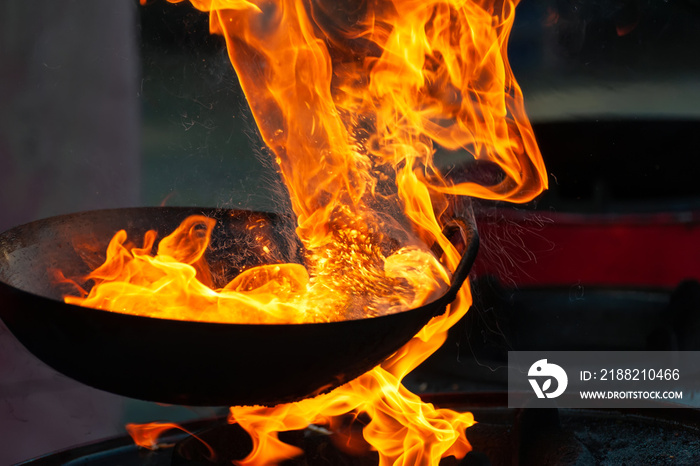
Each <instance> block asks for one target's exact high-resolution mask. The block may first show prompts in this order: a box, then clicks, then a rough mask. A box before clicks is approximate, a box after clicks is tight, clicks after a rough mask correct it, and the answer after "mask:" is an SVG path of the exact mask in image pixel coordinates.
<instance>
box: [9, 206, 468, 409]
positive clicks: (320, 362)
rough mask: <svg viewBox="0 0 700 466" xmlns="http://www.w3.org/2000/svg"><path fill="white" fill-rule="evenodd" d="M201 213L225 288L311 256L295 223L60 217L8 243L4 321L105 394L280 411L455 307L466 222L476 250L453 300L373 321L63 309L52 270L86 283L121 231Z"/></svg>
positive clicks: (364, 366) (182, 211)
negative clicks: (276, 320)
mask: <svg viewBox="0 0 700 466" xmlns="http://www.w3.org/2000/svg"><path fill="white" fill-rule="evenodd" d="M193 214H203V215H206V216H209V217H213V218H215V219H216V220H217V226H216V228H215V230H214V232H213V235H212V244H211V247H210V250H209V251H208V252H207V259H208V262H209V264H210V266H211V267H212V269H213V270H214V272H215V275H218V276H219V277H220V280H228V279H230V277H232V276H234V275H235V274H237V273H238V271H239V270H240V269H241V268H243V267H251V266H255V265H259V264H262V263H263V261H266V262H268V263H269V262H281V261H285V262H287V261H292V262H299V261H300V260H301V253H302V250H301V246H300V245H299V244H298V243H295V242H294V241H291V240H289V239H288V238H289V235H284V234H281V233H280V232H281V231H283V230H285V229H289V228H293V224H292V222H291V220H290V219H288V218H285V217H281V216H278V215H275V214H269V213H258V212H250V211H233V210H216V209H201V208H182V207H156V208H133V209H114V210H100V211H90V212H83V213H76V214H70V215H63V216H58V217H52V218H49V219H45V220H39V221H36V222H33V223H29V224H26V225H22V226H19V227H16V228H13V229H11V230H8V231H7V232H5V233H3V234H2V235H0V317H1V318H2V320H3V321H4V323H5V324H6V325H7V327H8V328H9V329H10V330H11V331H12V333H13V334H14V335H15V336H16V337H17V339H18V340H19V341H20V342H21V343H22V344H23V345H24V346H25V347H26V348H27V349H28V350H29V351H31V352H32V353H33V354H34V355H35V356H37V357H38V358H39V359H41V360H42V361H44V362H45V363H46V364H48V365H49V366H51V367H53V368H54V369H56V370H58V371H59V372H61V373H63V374H65V375H67V376H69V377H71V378H73V379H75V380H78V381H80V382H82V383H85V384H87V385H90V386H92V387H95V388H98V389H101V390H105V391H108V392H112V393H116V394H119V395H124V396H128V397H132V398H138V399H143V400H149V401H157V402H162V403H170V404H181V405H198V406H222V405H254V404H260V405H275V404H278V403H282V402H290V401H296V400H300V399H303V398H306V397H309V396H313V395H315V394H318V393H323V392H327V391H330V390H331V389H332V388H335V387H337V386H339V385H341V384H343V383H345V382H348V381H350V380H352V379H354V378H355V377H357V376H359V375H361V374H362V373H364V372H366V371H368V370H369V369H371V368H372V367H374V366H376V365H377V364H379V363H381V362H382V361H383V360H384V359H386V358H387V357H388V356H390V355H391V354H393V353H394V352H395V351H396V350H398V349H399V348H400V347H401V346H402V345H404V344H405V343H406V342H407V341H409V340H410V339H411V338H412V337H413V335H415V334H416V333H417V332H418V331H419V330H420V329H421V328H422V327H423V326H424V325H425V324H426V323H427V322H428V321H429V320H430V319H431V318H432V317H434V316H436V315H439V314H441V313H442V312H444V310H445V308H446V306H447V305H448V304H449V303H450V302H451V301H453V300H454V299H455V296H456V294H457V291H458V290H459V288H460V287H461V285H462V284H463V282H464V280H465V279H466V277H467V275H468V274H469V269H470V268H471V265H472V263H473V260H474V258H475V256H476V251H477V249H478V236H477V233H476V228H475V226H474V223H473V221H472V220H471V219H468V220H469V221H467V222H465V223H466V224H467V228H468V229H469V231H468V232H467V235H468V238H469V241H468V248H467V250H466V252H465V253H464V256H463V258H462V260H461V263H460V265H459V267H458V269H457V270H456V272H455V273H454V276H453V282H452V284H451V286H450V288H449V289H448V291H447V292H446V293H445V294H444V295H443V296H441V297H440V298H439V299H437V300H435V301H433V302H431V303H429V304H426V305H424V306H421V307H418V308H415V309H411V310H408V311H405V312H401V313H398V314H393V315H387V316H382V317H375V318H370V319H361V320H351V321H343V322H332V323H314V324H293V325H252V324H221V323H204V322H190V321H176V320H166V319H156V318H150V317H140V316H134V315H127V314H119V313H114V312H107V311H101V310H95V309H89V308H83V307H80V306H74V305H69V304H66V303H64V302H63V301H62V299H61V296H62V292H61V289H60V287H59V286H58V285H56V284H55V283H54V282H55V280H54V279H53V275H52V272H51V271H52V270H61V271H63V272H64V273H65V275H66V276H69V277H70V276H80V275H84V274H86V273H87V272H88V271H89V269H90V268H91V266H94V265H99V264H100V263H101V261H102V260H104V251H105V250H106V246H107V243H108V241H109V240H110V239H111V237H112V236H113V235H114V234H115V233H116V232H117V231H118V230H120V229H125V230H126V231H127V232H128V234H129V238H130V239H133V240H135V242H136V244H138V243H139V241H140V238H142V237H143V234H144V233H145V231H147V230H149V229H154V230H156V231H157V232H158V237H159V238H161V237H163V236H165V235H166V234H168V233H170V232H171V231H172V230H174V229H175V228H176V227H177V226H178V225H179V223H180V222H181V221H182V220H184V219H185V218H186V217H187V216H189V215H193ZM260 234H263V236H264V237H265V238H269V239H270V242H269V243H267V245H268V248H269V249H271V251H272V252H271V254H268V255H264V254H262V253H261V251H262V249H261V248H262V244H260V242H259V241H256V239H255V238H256V237H258V238H259V235H260ZM270 246H271V247H270ZM257 249H260V251H258V250H257ZM265 257H266V258H265ZM88 264H90V265H88Z"/></svg>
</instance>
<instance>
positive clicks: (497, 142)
mask: <svg viewBox="0 0 700 466" xmlns="http://www.w3.org/2000/svg"><path fill="white" fill-rule="evenodd" d="M170 1H172V2H177V1H180V0H170ZM190 2H191V3H192V5H194V6H195V7H196V8H198V9H199V10H202V11H208V12H209V13H210V28H211V31H212V32H213V33H217V34H221V35H223V36H224V37H225V38H226V42H227V45H228V51H229V56H230V58H231V62H232V64H233V66H234V68H235V70H236V73H237V75H238V77H239V80H240V82H241V86H242V88H243V90H244V92H245V94H246V96H247V98H248V101H249V103H250V107H251V110H252V113H253V116H254V118H255V120H256V123H257V125H258V127H259V129H260V132H261V134H262V137H263V139H264V141H265V143H266V144H267V146H268V147H269V148H270V150H271V151H272V152H273V153H274V156H275V157H276V160H277V162H278V164H279V167H280V171H281V174H282V177H283V180H284V182H285V184H286V185H287V187H288V189H289V192H290V196H291V200H292V206H293V210H294V212H295V214H296V216H297V220H298V227H297V234H298V236H299V237H300V239H301V240H302V242H303V244H304V246H305V247H306V250H307V251H308V256H307V258H306V260H307V268H304V267H302V266H295V265H293V264H281V265H274V266H266V267H264V268H259V269H251V270H249V271H246V272H245V273H244V274H242V275H241V276H239V277H237V278H236V279H234V282H235V283H234V282H231V283H230V284H229V285H227V286H226V287H224V289H221V290H212V289H211V288H209V287H208V286H207V284H208V283H207V280H208V278H207V273H208V271H207V268H206V264H204V263H202V261H201V257H202V251H203V249H204V248H206V242H207V241H208V237H209V235H210V233H211V228H212V224H211V223H210V220H209V219H206V218H200V217H195V218H191V219H188V220H187V221H186V222H184V223H183V225H181V227H180V228H179V229H178V230H177V231H176V232H174V233H173V234H172V235H170V236H169V237H167V238H166V239H164V240H162V241H161V243H160V244H159V246H158V253H157V254H156V255H155V256H151V255H150V250H151V249H152V247H153V244H154V243H153V241H154V239H155V238H154V236H153V235H150V236H149V235H147V237H146V239H145V244H144V246H143V247H142V248H134V247H125V246H124V243H125V241H126V234H125V233H122V232H120V233H119V234H118V235H117V236H115V238H114V239H113V240H112V243H111V244H110V246H109V248H110V250H109V251H108V256H109V258H108V261H107V263H105V265H103V266H102V267H100V268H98V269H96V270H95V271H94V272H93V273H92V274H91V276H90V278H92V279H94V280H95V282H96V283H97V284H98V285H100V287H97V286H96V287H93V290H91V291H90V296H88V298H87V300H84V299H83V298H76V297H72V298H67V300H68V301H69V302H75V303H80V304H84V305H90V306H94V307H103V308H108V309H112V310H119V311H124V312H143V311H140V310H138V311H137V310H135V307H136V306H135V305H134V304H133V301H129V299H127V297H129V298H134V299H137V300H138V302H142V301H146V302H148V301H149V300H152V301H153V304H154V305H153V306H151V307H152V309H150V310H148V311H147V312H146V315H154V316H163V315H164V314H163V312H164V311H162V308H163V302H164V301H165V299H164V296H166V295H170V294H172V299H171V300H170V301H171V302H172V303H173V305H172V306H170V308H171V309H174V310H173V311H172V313H171V314H167V315H169V316H179V317H176V318H185V319H192V320H199V319H208V320H214V321H239V322H240V321H252V322H259V323H264V322H271V321H284V322H306V321H314V320H322V321H323V320H333V319H346V318H357V317H367V316H371V315H375V314H377V313H381V312H396V311H398V310H401V309H406V308H407V307H412V306H413V305H416V304H420V303H423V302H426V301H429V300H430V299H431V297H432V296H434V295H435V294H436V293H440V292H441V291H442V290H443V289H444V286H445V283H446V282H447V281H449V272H448V271H453V270H454V269H455V267H456V265H457V263H458V261H459V252H458V251H457V249H456V248H455V246H453V245H452V244H451V243H450V241H449V240H448V238H446V237H445V236H444V235H443V234H442V229H443V228H442V227H443V225H444V223H445V221H446V219H447V218H448V217H449V215H451V212H450V211H449V208H450V203H449V202H448V200H449V199H450V198H452V197H453V196H463V195H469V196H475V197H481V198H488V199H503V200H509V201H514V202H525V201H528V200H531V199H533V198H534V197H535V196H537V195H538V194H539V193H540V192H541V191H542V190H543V189H545V188H546V172H545V170H544V165H543V162H542V159H541V156H540V153H539V149H538V148H537V144H536V142H535V138H534V135H533V132H532V128H531V126H530V124H529V122H528V120H527V117H526V115H525V111H524V106H523V97H522V93H521V91H520V88H519V86H518V84H517V83H516V81H515V79H514V77H513V74H512V72H511V69H510V66H509V64H508V61H507V58H506V46H507V41H508V36H509V33H510V29H511V27H512V24H513V19H514V10H515V6H516V4H517V1H511V0H421V1H418V0H396V1H391V0H371V1H370V0H366V1H365V0H360V1H358V2H355V3H352V4H347V3H344V2H337V1H336V0H312V1H310V0H250V1H249V0H190ZM435 145H437V146H438V147H442V148H444V149H447V150H449V151H458V150H459V151H462V153H463V154H464V157H465V159H466V160H472V161H477V160H488V161H491V162H493V163H495V164H497V165H498V166H499V167H500V168H501V170H502V172H503V176H502V177H501V178H500V179H499V180H498V181H497V182H495V184H493V185H489V186H484V185H481V184H478V183H475V182H471V181H467V182H461V183H457V184H454V183H451V182H449V181H448V180H446V179H445V178H444V177H443V176H442V175H441V174H440V170H439V169H438V162H439V160H436V159H435V157H436V156H435V154H436V150H435ZM453 206H454V204H453ZM432 244H437V245H439V246H440V247H441V248H442V250H443V251H444V252H445V254H444V256H443V258H441V262H438V260H437V259H436V258H434V257H433V256H432V255H431V254H430V252H429V249H428V247H427V246H426V245H432ZM183 248H184V249H183ZM136 264H139V265H136ZM170 269H177V270H178V271H179V274H176V275H177V277H178V278H170V277H171V273H170ZM166 277H167V278H166ZM176 282H177V283H176ZM401 284H403V285H401ZM406 284H407V285H406ZM400 285H401V286H400ZM404 285H405V286H404ZM102 287H104V288H103V289H105V290H108V289H109V288H110V287H113V289H112V290H111V291H110V292H105V293H103V294H101V293H102V292H101V291H96V289H98V288H102ZM144 288H145V291H144V290H143V289H144ZM396 288H399V291H398V292H396V291H395V289H396ZM139 290H140V291H139ZM183 290H187V291H183ZM421 290H422V291H421ZM339 292H342V293H344V296H365V295H367V294H368V293H379V294H380V295H381V297H383V298H385V302H386V301H392V300H395V299H397V298H398V299H399V301H400V306H398V307H397V306H394V307H392V308H391V309H390V310H389V311H387V309H383V308H382V306H381V305H376V303H375V304H367V303H366V302H365V303H363V304H361V305H360V308H359V309H355V310H353V311H351V312H350V313H348V312H347V311H346V309H347V308H348V306H351V304H349V303H350V301H351V300H348V299H344V298H340V299H339V298H338V296H339V295H338V293H339ZM156 296H157V302H156ZM227 300H230V302H231V303H232V304H231V305H230V306H223V307H221V302H225V301H227ZM337 301H341V304H340V305H338V304H334V303H337ZM470 303H471V295H470V291H469V288H468V287H466V286H465V287H463V288H462V289H461V290H460V292H459V294H458V296H457V299H456V300H455V301H454V303H453V304H452V305H451V306H450V307H449V310H448V312H446V313H445V314H444V315H442V316H439V317H436V318H435V319H433V320H432V321H431V322H429V323H428V325H426V326H425V327H424V328H423V329H422V330H421V331H420V332H419V333H418V334H417V335H416V336H415V337H414V338H413V339H412V340H411V341H410V342H409V343H408V344H407V345H405V346H404V347H403V348H402V349H400V350H399V351H398V352H397V353H395V354H394V355H392V356H391V357H390V358H389V359H388V360H386V361H385V362H384V363H383V364H382V365H381V366H379V367H377V368H375V369H374V370H372V371H370V372H368V373H366V374H364V375H363V376H361V377H359V378H358V379H356V380H353V381H351V382H349V383H348V384H346V385H344V386H342V387H340V388H338V389H336V390H334V391H333V392H331V393H328V394H326V395H322V396H318V397H315V398H312V399H307V400H303V401H300V402H298V403H292V404H284V405H279V406H276V407H272V408H262V407H233V408H231V411H230V418H229V420H230V422H232V423H234V422H235V423H239V424H240V425H241V426H242V427H243V428H245V429H246V430H247V431H248V432H249V433H250V434H251V436H252V437H253V443H254V448H253V451H252V452H251V453H250V455H249V456H248V457H247V458H245V459H244V460H242V461H240V462H239V464H243V465H254V464H274V463H277V462H279V461H282V460H284V459H285V458H290V457H292V456H295V455H298V454H299V453H300V451H299V449H298V448H296V447H293V446H291V445H287V444H285V443H283V442H281V441H280V440H279V439H278V437H277V433H278V432H280V431H287V430H294V429H301V428H304V427H306V426H308V425H309V424H311V423H317V424H327V425H332V424H333V422H332V418H333V417H334V416H340V415H343V414H346V413H355V414H357V415H358V416H359V413H366V415H367V417H368V418H369V419H370V420H369V422H368V423H367V425H366V426H365V427H364V429H363V435H364V439H365V441H366V442H367V443H368V444H369V445H371V447H372V448H373V449H376V450H377V451H378V452H379V457H380V464H381V465H390V464H391V465H398V464H403V465H416V464H437V463H438V461H439V460H440V458H442V457H445V456H449V455H454V456H456V457H458V458H459V457H462V456H464V455H465V454H466V453H467V452H468V451H469V449H470V446H469V443H468V441H467V439H466V436H465V429H466V428H467V427H469V426H470V425H472V424H473V423H474V419H473V417H472V415H471V414H469V413H456V412H453V411H450V410H445V409H436V408H435V407H433V406H432V405H430V404H426V403H423V402H422V401H421V400H420V399H419V397H418V396H416V395H414V394H412V393H410V392H409V391H408V390H407V389H406V388H404V387H403V386H402V385H401V380H402V379H403V377H404V376H405V375H406V374H407V373H409V372H410V371H411V370H413V369H414V368H415V367H416V366H418V365H419V364H420V363H421V362H423V361H424V360H425V359H426V358H427V357H428V356H429V355H430V354H431V353H432V352H434V351H435V350H436V349H437V348H438V347H439V346H440V345H441V344H442V343H443V342H444V340H445V338H446V334H447V330H448V329H449V328H450V327H451V326H452V325H453V324H454V323H455V322H456V321H457V320H459V319H460V318H461V317H462V316H463V315H464V313H465V312H466V311H467V309H468V308H469V305H470ZM147 307H149V306H144V305H142V304H139V306H138V308H139V309H145V308H147ZM236 309H242V311H239V312H237V311H236ZM358 311H359V314H358ZM166 312H171V311H166ZM212 316H213V317H212ZM251 316H252V317H251Z"/></svg>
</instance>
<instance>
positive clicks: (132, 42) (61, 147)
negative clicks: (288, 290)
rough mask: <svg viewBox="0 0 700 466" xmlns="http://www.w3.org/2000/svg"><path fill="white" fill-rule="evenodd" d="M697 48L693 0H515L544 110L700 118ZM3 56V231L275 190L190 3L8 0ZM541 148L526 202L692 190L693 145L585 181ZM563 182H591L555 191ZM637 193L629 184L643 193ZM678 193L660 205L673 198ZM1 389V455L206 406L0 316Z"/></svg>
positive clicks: (529, 99) (216, 41)
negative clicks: (540, 164) (9, 324)
mask: <svg viewBox="0 0 700 466" xmlns="http://www.w3.org/2000/svg"><path fill="white" fill-rule="evenodd" d="M698 50H700V2H698V1H697V0H600V1H597V0H523V1H522V3H521V4H520V5H519V6H518V10H517V18H516V25H515V27H514V29H513V33H512V36H511V45H510V60H511V64H512V66H513V69H514V71H515V74H516V77H517V78H518V80H519V82H520V84H521V86H522V88H523V91H524V94H525V99H526V108H527V110H528V113H529V115H530V117H531V119H532V121H533V122H534V123H536V124H539V123H548V122H561V121H579V120H581V121H584V120H585V121H589V122H590V121H610V120H620V119H629V120H640V119H642V120H643V119H654V120H656V119H663V120H668V121H674V120H681V119H682V120H686V121H688V120H690V121H696V120H697V119H698V118H699V117H700V60H698V57H699V55H698ZM0 63H1V64H0V102H2V107H1V109H0V230H5V229H7V228H10V227H12V226H15V225H18V224H21V223H25V222H29V221H32V220H36V219H39V218H44V217H48V216H52V215H57V214H62V213H70V212H76V211H82V210H88V209H95V208H110V207H127V206H141V205H161V204H164V205H200V206H221V207H246V208H251V209H260V210H267V209H275V208H276V207H277V206H278V205H279V204H280V200H279V198H278V194H277V191H276V189H275V186H276V184H277V183H278V177H277V175H276V172H275V170H274V167H272V165H271V163H270V161H269V160H268V159H267V158H266V157H265V155H264V151H263V150H261V147H262V143H261V142H260V139H259V137H258V135H257V133H256V130H255V125H254V122H253V121H252V118H251V117H250V113H249V111H248V109H247V105H246V103H245V99H244V97H243V96H242V94H241V91H240V87H239V85H238V82H237V79H236V76H235V74H234V73H233V71H232V69H231V67H230V65H229V63H228V58H227V56H226V52H225V48H224V43H223V40H222V39H221V38H219V37H212V36H210V35H209V32H208V18H207V16H206V15H204V14H202V13H199V12H197V11H195V10H193V9H192V8H191V7H189V6H188V5H187V4H186V3H181V4H176V5H170V4H167V3H165V2H164V1H157V0H149V1H148V2H147V4H146V5H145V6H139V5H138V3H137V2H126V1H113V0H110V1H108V0H91V1H84V0H83V1H79V0H54V1H52V2H40V1H36V0H9V1H5V2H3V3H2V5H0ZM544 156H545V162H546V163H547V164H548V166H549V167H550V168H549V171H550V173H551V175H552V178H551V182H552V186H553V189H552V191H551V193H550V194H548V195H547V197H545V198H543V199H541V200H539V201H538V202H537V203H534V206H531V207H536V208H538V209H543V210H551V209H566V210H568V211H581V212H590V211H591V210H605V209H606V208H607V207H606V206H609V205H611V204H615V203H616V202H618V201H619V200H620V199H618V198H619V197H625V196H627V197H628V198H632V199H636V198H635V195H634V194H632V195H630V194H629V193H630V189H632V187H634V186H638V185H639V183H632V184H630V185H629V186H630V187H629V188H627V187H625V188H624V189H618V190H614V189H610V186H609V185H610V184H615V183H619V182H620V181H619V180H620V179H622V180H623V181H624V180H625V179H626V178H635V179H639V177H640V176H641V177H650V178H656V179H665V180H666V183H667V185H669V186H676V187H678V189H679V191H678V193H679V194H678V198H679V199H680V198H682V202H684V203H685V204H683V206H685V207H687V206H688V205H691V206H696V203H697V202H698V199H700V195H699V193H698V188H697V186H698V185H700V183H696V182H694V181H693V180H694V177H693V172H697V169H696V168H695V166H696V165H697V164H696V163H695V162H694V159H695V158H696V157H698V156H700V153H699V150H698V146H697V144H696V145H694V146H690V147H687V151H686V152H684V153H682V154H675V158H674V159H673V160H672V163H669V164H668V165H670V166H671V168H672V169H673V170H671V169H669V170H671V171H665V170H666V168H664V170H660V169H659V166H660V165H659V163H660V161H659V160H650V161H648V165H646V166H644V167H642V168H635V169H631V168H630V169H629V170H627V168H628V167H631V163H632V162H631V160H628V159H623V158H618V159H617V160H615V159H613V160H610V158H609V156H607V155H606V158H602V156H598V155H597V154H593V153H591V154H590V157H593V158H595V159H596V164H597V165H596V167H597V168H596V169H595V170H594V172H596V173H600V172H604V171H605V170H606V168H605V167H606V166H607V167H613V168H611V170H613V171H615V172H616V173H617V174H616V176H615V177H605V176H603V177H598V178H597V179H598V181H596V182H595V183H592V182H590V180H587V181H585V183H584V180H583V179H582V178H581V176H582V175H581V174H580V173H581V170H578V169H577V170H573V171H572V170H569V169H567V167H568V166H572V164H578V166H580V167H586V166H590V164H589V163H588V161H587V159H585V158H584V159H582V160H578V161H576V162H574V161H571V160H567V158H566V154H559V153H545V154H544ZM596 157H597V158H596ZM612 157H613V158H614V155H613V156H612ZM621 157H622V156H621ZM661 162H663V160H662V161H661ZM450 163H455V161H454V160H452V161H451V162H450ZM457 163H458V161H457ZM645 167H646V168H645ZM664 167H666V165H664ZM654 170H655V171H656V173H655V174H654V173H652V172H653V171H654ZM674 170H675V171H674ZM596 173H593V175H595V174H596ZM628 175H629V176H628ZM674 177H675V178H674ZM600 180H602V181H600ZM615 180H618V181H615ZM674 180H681V181H680V182H676V181H674ZM601 183H602V184H601ZM573 185H579V186H583V185H585V186H584V187H582V188H581V189H579V190H578V191H577V190H576V189H573V190H571V189H569V190H568V191H567V189H564V188H561V189H560V188H557V186H573ZM591 186H593V188H591ZM646 186H648V184H647V185H646ZM647 191H649V193H647V194H645V196H642V197H641V198H639V199H641V202H642V203H646V204H648V203H653V202H654V193H655V191H654V190H653V189H651V190H647ZM616 193H618V194H616ZM675 193H676V191H673V190H671V195H670V196H667V197H668V199H666V200H665V201H664V203H665V204H664V206H665V208H671V209H673V203H674V202H675V198H674V195H675ZM282 203H283V202H282ZM530 260H532V259H530ZM416 383H418V382H416ZM419 388H420V387H419ZM0 401H2V403H0V438H2V441H1V442H0V444H1V445H2V447H1V448H0V463H2V464H7V463H12V462H15V461H19V460H22V459H26V458H29V457H33V456H36V455H39V454H42V453H46V452H48V451H52V450H56V449H59V448H64V447H67V446H69V445H74V444H79V443H85V442H88V441H91V440H95V439H98V438H103V437H106V436H110V435H117V434H122V433H123V432H124V430H123V426H124V423H125V422H145V421H151V420H156V419H169V420H179V419H185V418H187V417H194V416H202V415H208V414H211V413H213V412H216V411H215V410H214V411H212V410H190V409H187V408H167V407H161V406H158V405H155V404H151V403H142V402H138V401H135V400H127V399H124V398H121V397H117V396H113V395H109V394H106V393H102V392H98V391H96V390H92V389H90V388H88V387H84V386H81V385H80V384H78V383H76V382H73V381H71V380H69V379H67V378H65V377H63V376H61V375H59V374H56V373H54V372H53V371H51V370H50V369H48V368H46V367H45V366H44V365H43V364H42V363H40V362H39V361H37V360H36V359H35V358H33V356H31V355H29V354H28V353H26V351H25V350H24V349H23V348H22V347H21V346H20V345H19V344H18V343H17V342H16V341H15V340H14V338H13V337H12V336H11V335H10V334H9V333H8V332H7V330H5V329H4V327H2V329H0Z"/></svg>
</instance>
